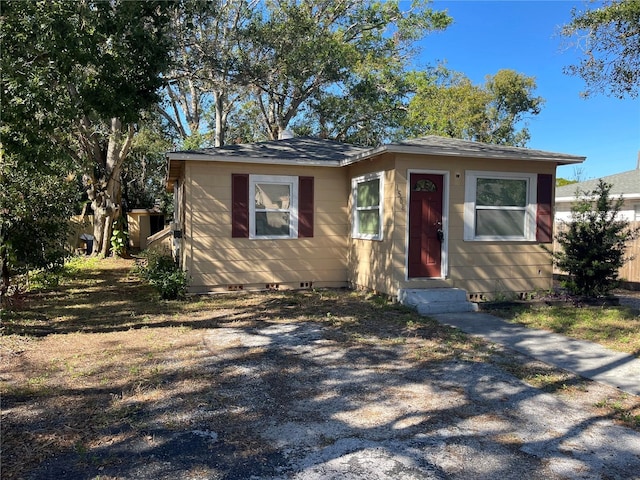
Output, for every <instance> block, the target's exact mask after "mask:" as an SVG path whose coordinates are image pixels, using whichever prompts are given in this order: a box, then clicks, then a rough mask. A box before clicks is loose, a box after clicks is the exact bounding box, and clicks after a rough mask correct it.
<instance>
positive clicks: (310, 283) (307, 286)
mask: <svg viewBox="0 0 640 480" xmlns="http://www.w3.org/2000/svg"><path fill="white" fill-rule="evenodd" d="M312 286H313V282H300V288H311V287H312Z"/></svg>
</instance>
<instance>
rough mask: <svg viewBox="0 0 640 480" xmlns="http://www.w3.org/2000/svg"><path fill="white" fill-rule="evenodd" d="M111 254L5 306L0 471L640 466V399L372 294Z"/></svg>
mask: <svg viewBox="0 0 640 480" xmlns="http://www.w3.org/2000/svg"><path fill="white" fill-rule="evenodd" d="M106 265H107V267H105V265H104V264H103V265H101V266H100V267H99V268H98V267H96V269H95V270H93V271H83V272H80V273H79V274H78V275H77V277H76V278H75V279H74V280H73V282H71V283H69V284H67V285H66V286H63V287H62V288H58V289H55V290H52V291H48V292H44V293H41V294H37V295H30V296H25V297H24V298H23V299H21V303H20V305H18V306H17V307H16V308H15V309H14V311H13V312H12V313H8V314H6V315H5V318H4V322H3V336H2V339H1V343H0V347H1V352H2V367H1V370H0V376H1V377H0V379H1V380H2V390H1V392H2V397H3V398H2V444H3V445H2V447H3V448H2V464H1V468H2V471H1V472H0V476H1V478H3V479H7V480H10V479H58V478H65V479H71V480H73V479H78V480H80V479H82V480H85V479H101V480H114V479H167V480H169V479H185V480H186V479H252V478H253V479H274V480H275V479H283V480H284V479H298V480H310V479H445V478H447V479H469V478H476V479H495V478H500V479H518V480H520V479H523V478H526V479H633V478H636V479H637V478H640V473H639V472H640V433H639V432H638V431H637V430H634V429H631V428H628V427H627V426H624V425H623V424H621V423H620V421H619V419H621V418H624V416H625V415H627V416H628V415H638V414H639V413H640V399H639V398H636V397H632V396H629V395H623V394H621V393H620V392H619V391H617V390H615V389H613V388H609V387H606V386H604V385H601V384H597V383H594V382H588V381H584V380H581V379H578V378H575V377H573V376H571V375H569V374H567V373H565V372H560V371H557V370H555V369H553V368H551V367H549V366H546V365H543V364H540V363H538V362H535V361H532V360H531V359H528V358H525V357H522V356H520V355H518V354H515V353H514V352H510V351H506V350H504V349H502V348H499V347H497V346H494V345H487V344H485V343H483V342H481V341H479V340H475V339H470V338H468V337H466V336H464V335H462V334H460V333H459V332H457V331H455V330H452V329H449V328H446V327H443V326H440V325H438V324H437V323H435V322H433V321H431V320H429V319H425V318H421V317H419V316H417V315H416V314H414V313H413V312H411V311H408V310H406V309H404V308H402V307H399V306H396V305H390V304H387V303H386V302H385V301H384V300H383V299H380V298H378V297H367V296H365V295H362V294H358V293H353V292H342V291H340V292H336V291H317V292H315V291H306V292H299V293H286V292H273V293H268V294H247V295H241V296H238V295H236V296H225V297H207V298H199V299H192V300H191V301H189V302H185V303H179V302H158V301H155V300H153V294H152V293H151V292H150V291H148V290H146V287H144V286H142V285H140V284H139V282H138V281H137V279H136V278H135V276H133V275H131V274H129V273H128V272H129V268H130V266H131V265H130V264H129V263H127V262H111V263H107V264H106ZM519 377H520V378H519ZM521 378H525V379H527V381H528V382H525V381H523V380H522V379H521ZM533 384H535V385H537V387H534V386H532V385H533Z"/></svg>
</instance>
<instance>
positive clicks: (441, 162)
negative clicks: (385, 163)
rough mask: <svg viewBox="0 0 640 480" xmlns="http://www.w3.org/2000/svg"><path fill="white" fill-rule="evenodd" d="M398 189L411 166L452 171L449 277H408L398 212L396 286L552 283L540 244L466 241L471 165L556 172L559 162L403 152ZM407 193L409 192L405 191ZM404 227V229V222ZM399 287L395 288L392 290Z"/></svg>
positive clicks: (491, 288)
mask: <svg viewBox="0 0 640 480" xmlns="http://www.w3.org/2000/svg"><path fill="white" fill-rule="evenodd" d="M396 168H397V179H398V184H397V185H396V189H397V190H400V191H402V192H406V189H407V185H406V182H407V171H408V170H409V169H411V170H438V171H448V172H449V185H448V187H449V215H448V230H447V232H446V234H447V236H448V238H447V241H448V256H447V260H448V272H447V278H446V280H445V281H441V280H440V281H438V280H430V279H415V280H405V275H406V270H405V267H404V257H405V255H406V251H405V249H406V246H405V245H406V244H405V241H406V239H405V237H406V227H405V223H406V213H405V212H402V214H400V212H398V214H397V215H396V219H397V225H398V227H399V228H397V229H396V231H395V236H394V241H395V243H396V245H397V246H398V247H399V248H397V249H396V250H395V251H396V252H397V253H396V254H397V255H399V256H400V257H401V258H400V259H399V260H397V261H395V262H394V264H395V265H400V264H402V269H397V270H396V279H395V283H396V285H397V287H396V288H425V287H427V288H428V287H430V286H445V285H452V286H456V287H459V288H463V289H465V290H467V291H468V292H469V293H473V294H483V295H484V296H495V295H502V294H504V293H505V292H507V293H509V294H510V293H511V292H515V293H519V292H530V291H535V290H540V289H548V288H551V282H552V276H551V260H550V257H549V254H547V253H545V252H544V250H542V248H541V247H540V246H539V245H538V244H536V243H533V242H531V243H529V242H527V243H524V242H521V243H514V242H465V241H463V238H464V200H465V197H464V196H465V174H466V172H467V170H484V171H496V172H526V173H548V174H555V165H554V164H543V163H540V162H513V161H508V160H487V159H469V158H455V159H452V158H450V157H422V158H421V157H418V156H414V155H398V157H397V162H396ZM405 195H406V194H405ZM401 225H402V227H401V228H400V226H401ZM395 293H396V292H395V291H394V292H393V294H395Z"/></svg>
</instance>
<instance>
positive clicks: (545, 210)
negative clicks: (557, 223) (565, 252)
mask: <svg viewBox="0 0 640 480" xmlns="http://www.w3.org/2000/svg"><path fill="white" fill-rule="evenodd" d="M552 195H553V175H549V174H542V173H541V174H539V175H538V209H537V214H536V240H537V241H538V242H540V243H551V242H553V198H552Z"/></svg>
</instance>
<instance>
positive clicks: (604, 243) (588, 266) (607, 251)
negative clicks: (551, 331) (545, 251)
mask: <svg viewBox="0 0 640 480" xmlns="http://www.w3.org/2000/svg"><path fill="white" fill-rule="evenodd" d="M610 191H611V185H610V184H608V183H606V182H604V181H602V180H600V182H599V183H598V186H597V187H596V188H595V189H594V190H593V191H590V192H578V194H579V195H578V197H579V198H578V200H577V201H576V203H574V204H573V205H572V207H571V222H570V223H568V224H567V225H566V229H563V230H562V231H560V232H559V233H558V234H557V235H556V240H557V241H558V243H559V245H560V250H559V251H558V252H555V253H554V255H553V256H554V261H555V264H556V265H557V266H558V267H559V268H560V269H561V270H563V271H564V272H566V273H567V274H568V280H566V282H565V286H566V287H567V288H568V289H569V291H570V292H571V293H573V294H576V295H582V296H586V297H599V296H604V295H607V294H609V293H610V292H611V290H613V289H614V288H615V287H616V285H617V282H618V269H619V268H620V267H621V266H622V265H624V262H625V260H626V259H625V251H626V246H627V242H628V241H629V240H631V239H633V238H634V237H635V235H637V233H638V231H637V230H632V229H630V228H629V222H628V221H626V220H621V219H620V218H619V215H618V214H619V212H620V208H621V207H622V199H621V198H618V199H612V198H610V196H609V192H610Z"/></svg>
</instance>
